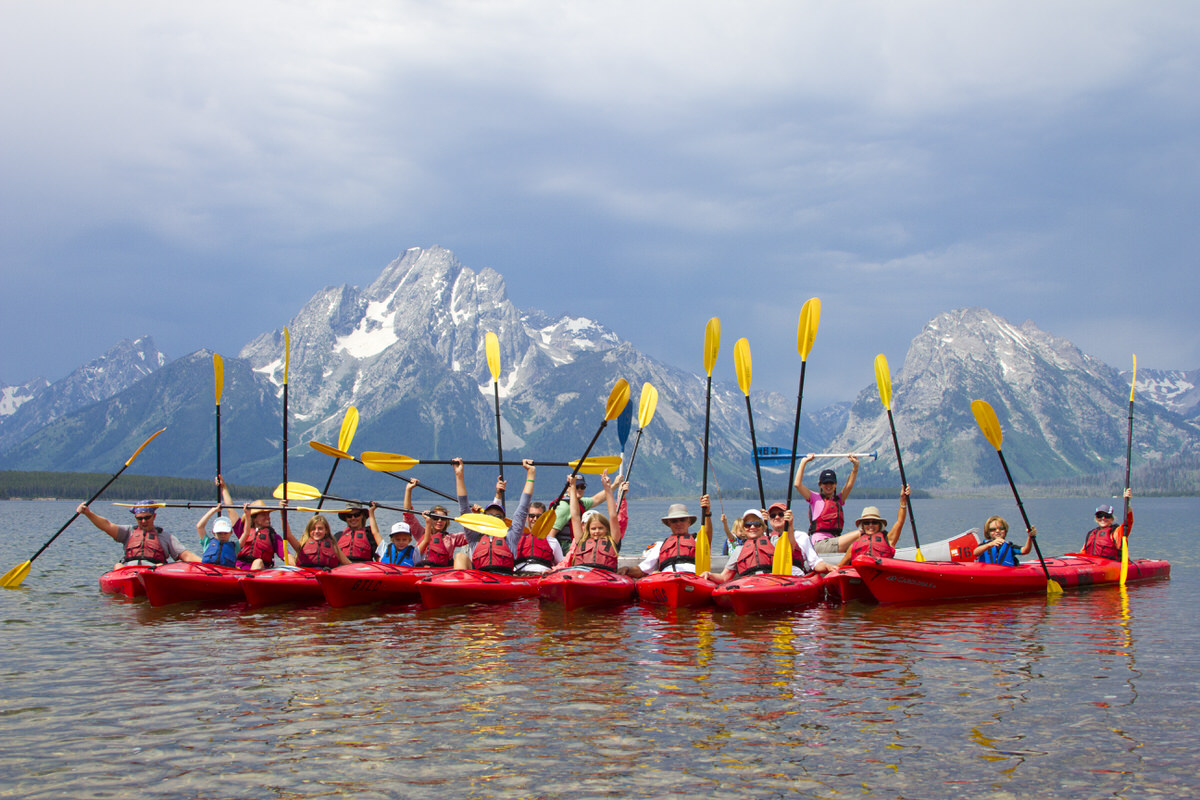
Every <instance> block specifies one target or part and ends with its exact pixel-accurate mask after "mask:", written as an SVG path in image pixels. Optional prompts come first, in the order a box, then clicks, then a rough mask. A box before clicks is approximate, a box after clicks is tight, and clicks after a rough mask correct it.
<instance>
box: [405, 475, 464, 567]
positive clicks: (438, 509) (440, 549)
mask: <svg viewBox="0 0 1200 800" xmlns="http://www.w3.org/2000/svg"><path fill="white" fill-rule="evenodd" d="M418 483H420V481H418V480H417V479H416V478H413V479H412V480H410V481H409V483H408V486H406V487H405V488H404V507H405V508H412V507H413V504H412V493H413V488H414V487H415V486H416V485H417V484H418ZM421 518H422V519H424V520H425V523H424V524H423V525H422V524H421V520H419V519H417V515H416V514H414V513H413V512H412V511H405V512H404V521H405V522H407V523H408V528H409V530H410V531H412V536H413V540H414V541H415V542H416V543H417V544H416V548H417V549H418V550H419V551H421V558H420V560H418V561H417V563H416V564H414V565H413V566H417V567H451V566H454V551H455V550H456V549H458V548H460V547H466V545H467V535H466V534H465V533H461V532H460V533H450V532H448V531H447V530H446V529H447V528H448V527H449V526H450V512H448V511H447V510H446V507H445V506H442V505H437V506H434V507H433V508H431V509H429V510H428V511H423V512H421Z"/></svg>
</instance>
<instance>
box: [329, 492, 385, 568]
mask: <svg viewBox="0 0 1200 800" xmlns="http://www.w3.org/2000/svg"><path fill="white" fill-rule="evenodd" d="M338 519H340V520H341V521H342V522H344V523H346V528H345V530H343V531H342V532H341V533H339V534H338V537H337V544H338V547H340V548H341V549H342V552H343V553H345V554H346V558H348V559H350V560H351V561H374V560H375V550H376V548H378V547H379V546H380V545H381V544H383V537H382V536H380V535H379V523H378V522H376V521H375V504H374V503H371V505H370V508H369V509H365V508H363V507H362V506H359V505H352V506H350V507H349V508H347V509H345V510H344V511H339V512H338Z"/></svg>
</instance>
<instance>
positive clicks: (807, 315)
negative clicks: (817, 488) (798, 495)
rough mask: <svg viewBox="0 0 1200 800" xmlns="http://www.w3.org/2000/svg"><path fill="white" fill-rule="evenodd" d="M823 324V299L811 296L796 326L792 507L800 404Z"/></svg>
mask: <svg viewBox="0 0 1200 800" xmlns="http://www.w3.org/2000/svg"><path fill="white" fill-rule="evenodd" d="M820 324H821V299H820V298H819V297H810V298H809V299H808V300H807V301H806V302H805V303H804V305H803V306H801V308H800V321H799V323H798V324H797V326H796V350H797V351H798V352H799V353H800V388H799V389H798V390H797V392H796V421H795V423H794V424H793V425H792V465H791V468H790V470H791V471H790V472H789V473H788V485H787V507H788V508H791V507H792V489H793V488H794V487H793V486H792V484H793V483H795V475H796V444H797V443H798V442H799V441H800V405H801V403H802V402H803V400H804V372H805V370H806V369H807V368H808V354H809V352H810V351H812V346H813V342H815V341H816V339H817V328H818V327H819V326H820Z"/></svg>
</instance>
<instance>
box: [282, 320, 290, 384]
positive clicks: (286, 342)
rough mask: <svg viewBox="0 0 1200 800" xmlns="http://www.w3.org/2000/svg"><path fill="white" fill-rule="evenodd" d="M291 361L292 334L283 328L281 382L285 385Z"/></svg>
mask: <svg viewBox="0 0 1200 800" xmlns="http://www.w3.org/2000/svg"><path fill="white" fill-rule="evenodd" d="M291 363H292V335H291V334H290V333H288V329H287V328H284V329H283V383H284V385H285V386H286V385H287V382H288V369H289V368H290V367H291Z"/></svg>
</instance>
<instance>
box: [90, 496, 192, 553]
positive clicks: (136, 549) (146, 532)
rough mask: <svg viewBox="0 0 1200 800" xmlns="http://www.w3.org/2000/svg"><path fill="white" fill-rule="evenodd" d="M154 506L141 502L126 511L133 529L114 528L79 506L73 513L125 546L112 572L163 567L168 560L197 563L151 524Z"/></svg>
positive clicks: (121, 526) (108, 522) (125, 526)
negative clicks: (131, 567)
mask: <svg viewBox="0 0 1200 800" xmlns="http://www.w3.org/2000/svg"><path fill="white" fill-rule="evenodd" d="M155 508H156V506H155V505H154V504H153V503H151V502H150V501H149V500H143V501H142V502H140V503H138V504H137V505H136V506H134V507H133V508H131V509H129V510H130V512H131V513H132V514H133V518H134V519H135V520H137V524H136V525H117V524H116V523H115V522H111V521H110V520H107V519H105V518H104V517H102V516H100V515H99V514H97V513H95V512H94V511H92V510H91V509H90V508H88V506H87V503H80V504H79V507H78V508H76V509H75V511H76V513H78V514H82V515H83V516H85V517H87V518H88V519H89V520H90V521H91V523H92V524H93V525H95V526H96V527H97V528H99V529H100V530H102V531H104V532H105V533H106V534H108V535H109V536H110V537H112V539H113V540H114V541H116V542H117V543H118V544H122V545H124V546H125V557H124V558H123V559H121V560H120V561H118V562H117V564H116V566H115V567H113V569H117V568H119V567H123V566H126V565H130V564H152V565H153V564H165V563H167V560H168V559H171V558H173V559H175V560H176V561H199V560H200V557H199V556H197V555H196V554H195V553H193V552H192V551H191V550H188V549H187V548H186V547H184V546H183V543H182V542H180V541H179V539H177V538H175V536H174V535H172V534H170V533H164V532H163V529H162V528H159V527H158V526H156V525H155V524H154V520H155V517H156V516H157V512H156V511H155Z"/></svg>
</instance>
